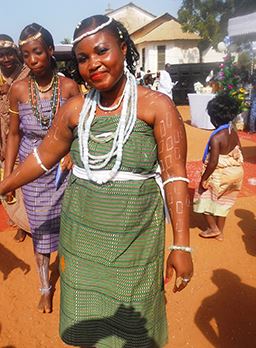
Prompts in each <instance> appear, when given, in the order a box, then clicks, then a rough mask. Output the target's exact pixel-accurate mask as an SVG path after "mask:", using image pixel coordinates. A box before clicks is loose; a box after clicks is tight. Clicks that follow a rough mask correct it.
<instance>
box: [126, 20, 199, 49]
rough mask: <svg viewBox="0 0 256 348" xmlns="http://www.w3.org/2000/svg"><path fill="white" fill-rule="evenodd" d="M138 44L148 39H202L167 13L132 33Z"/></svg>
mask: <svg viewBox="0 0 256 348" xmlns="http://www.w3.org/2000/svg"><path fill="white" fill-rule="evenodd" d="M132 38H133V40H134V43H135V44H136V45H138V44H140V43H143V42H148V41H170V40H201V38H200V36H199V35H197V34H195V33H188V32H183V31H182V27H181V24H180V23H179V22H178V21H177V19H176V18H174V17H173V16H171V15H169V14H168V13H165V14H164V15H162V16H160V17H157V18H156V19H155V20H153V21H152V22H150V23H148V24H147V25H145V26H144V27H143V28H140V29H138V30H136V31H135V32H134V33H132Z"/></svg>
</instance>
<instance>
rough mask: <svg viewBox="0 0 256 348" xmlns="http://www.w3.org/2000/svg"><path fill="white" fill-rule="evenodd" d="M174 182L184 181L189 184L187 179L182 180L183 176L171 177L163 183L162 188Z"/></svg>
mask: <svg viewBox="0 0 256 348" xmlns="http://www.w3.org/2000/svg"><path fill="white" fill-rule="evenodd" d="M175 181H184V182H187V183H189V179H188V178H184V177H183V176H172V177H170V178H168V179H167V180H165V181H164V182H163V187H164V186H165V185H166V184H168V183H169V182H175Z"/></svg>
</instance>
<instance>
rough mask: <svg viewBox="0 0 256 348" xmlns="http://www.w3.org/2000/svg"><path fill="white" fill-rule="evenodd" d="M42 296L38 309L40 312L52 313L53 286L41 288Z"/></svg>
mask: <svg viewBox="0 0 256 348" xmlns="http://www.w3.org/2000/svg"><path fill="white" fill-rule="evenodd" d="M40 292H41V298H40V301H39V303H38V306H37V309H38V311H39V312H40V313H51V312H52V292H51V286H50V287H49V288H47V289H44V288H43V289H40Z"/></svg>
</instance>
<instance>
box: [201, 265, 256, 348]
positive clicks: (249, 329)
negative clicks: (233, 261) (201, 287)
mask: <svg viewBox="0 0 256 348" xmlns="http://www.w3.org/2000/svg"><path fill="white" fill-rule="evenodd" d="M211 280H212V282H213V283H214V284H215V285H216V286H217V288H218V289H217V291H216V293H214V294H213V295H211V296H208V297H206V298H205V299H204V300H203V301H202V304H201V306H200V307H199V309H198V311H197V313H196V315H195V323H196V325H197V326H198V328H199V329H200V330H201V332H202V334H203V335H204V336H205V337H206V338H207V340H208V341H209V342H210V343H211V344H212V346H213V347H218V348H242V347H246V348H255V337H256V320H255V318H256V306H255V298H256V289H255V288H253V287H251V286H249V285H247V284H244V283H242V282H241V279H240V278H239V277H238V276H237V275H236V274H234V273H232V272H230V271H228V270H225V269H218V270H214V271H213V274H212V278H211Z"/></svg>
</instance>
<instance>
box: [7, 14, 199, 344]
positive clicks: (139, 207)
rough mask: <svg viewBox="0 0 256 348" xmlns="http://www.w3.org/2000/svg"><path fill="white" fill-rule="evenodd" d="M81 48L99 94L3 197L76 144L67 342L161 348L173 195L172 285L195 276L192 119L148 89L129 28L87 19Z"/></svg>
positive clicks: (65, 253)
mask: <svg viewBox="0 0 256 348" xmlns="http://www.w3.org/2000/svg"><path fill="white" fill-rule="evenodd" d="M73 45H74V53H75V55H76V59H77V62H78V68H79V72H80V74H81V76H82V77H83V79H84V80H85V81H86V82H87V83H88V85H90V86H91V90H90V92H89V93H88V95H87V96H86V97H82V96H78V97H74V98H73V99H72V100H69V101H67V103H66V104H65V105H64V106H63V107H62V108H61V109H60V110H59V113H58V115H57V117H56V118H55V120H54V124H53V126H52V128H51V129H50V131H49V133H48V136H46V137H45V139H44V141H43V142H42V144H41V145H40V146H39V147H38V148H37V149H35V151H34V154H33V155H31V156H29V157H28V159H27V160H26V161H25V162H24V163H23V164H22V165H21V166H20V167H19V168H18V169H17V170H16V172H14V173H13V174H12V175H11V176H10V177H8V178H7V179H6V180H5V181H4V182H3V183H1V184H0V194H1V195H4V194H6V193H7V192H8V191H10V190H12V189H14V188H15V187H17V186H20V185H24V184H25V183H27V182H28V181H31V180H34V179H35V178H36V177H38V176H39V175H41V174H42V173H43V172H44V171H46V170H48V169H49V168H51V167H52V166H53V165H54V164H55V163H57V162H58V161H59V160H60V159H61V158H62V157H63V156H64V155H65V154H66V153H67V152H68V151H69V150H70V148H71V154H72V157H73V162H74V167H73V173H72V175H71V177H70V179H69V184H68V187H67V190H66V192H65V198H64V202H63V207H62V222H61V235H60V244H59V253H60V277H61V309H60V316H61V317H60V334H61V337H62V339H63V341H64V342H66V343H67V344H69V345H74V346H80V347H87V348H89V347H90V348H92V347H97V348H103V347H108V348H121V347H126V348H128V347H133V348H160V347H163V346H164V345H165V343H166V342H167V324H166V312H165V300H164V276H163V273H164V272H163V263H164V245H165V238H164V235H165V218H164V209H163V208H164V204H163V199H162V195H163V196H165V201H166V210H168V212H169V214H170V216H171V221H172V227H173V245H172V246H171V247H170V248H169V249H170V252H169V255H168V257H167V265H166V278H167V280H168V279H171V277H172V275H173V273H175V277H176V278H175V279H176V281H175V285H174V292H176V291H181V290H182V289H184V288H185V287H186V286H187V284H188V283H189V281H190V279H191V277H192V274H193V265H192V260H191V248H190V247H189V218H188V215H189V211H188V210H189V209H188V208H189V196H188V189H187V182H188V179H187V178H186V169H185V162H186V135H185V131H184V126H183V123H182V119H181V117H180V115H179V113H178V112H177V110H176V108H175V105H174V104H173V102H172V101H171V100H170V99H169V98H168V97H166V96H165V95H163V94H161V93H158V92H155V91H152V90H150V89H148V88H144V87H143V86H137V84H136V80H135V77H134V72H135V68H136V61H137V60H138V52H137V50H136V48H135V46H134V43H133V42H132V41H131V39H130V37H129V34H128V32H127V30H126V29H125V28H124V27H123V25H122V24H121V23H119V22H117V21H115V20H114V19H111V18H109V17H107V16H102V15H98V16H93V17H90V18H87V19H85V20H83V21H82V22H81V23H79V25H78V26H77V27H76V30H75V33H74V40H73ZM158 165H159V166H160V169H161V178H162V180H163V184H162V185H160V186H162V187H163V190H162V191H163V194H162V195H161V189H160V188H159V185H158V184H157V181H159V176H160V175H159V174H158V173H157V172H156V171H157V168H158ZM14 178H15V179H14Z"/></svg>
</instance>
